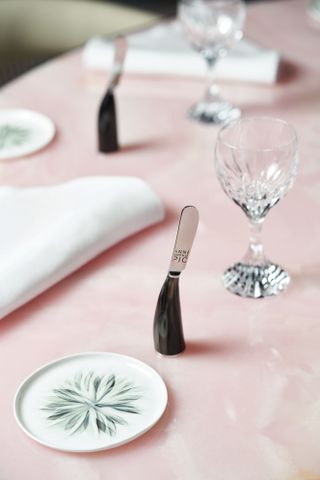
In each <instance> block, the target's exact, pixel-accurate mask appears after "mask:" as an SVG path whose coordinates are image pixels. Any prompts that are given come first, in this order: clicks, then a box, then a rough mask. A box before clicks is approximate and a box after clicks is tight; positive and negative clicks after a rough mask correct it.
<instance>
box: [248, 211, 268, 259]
mask: <svg viewBox="0 0 320 480" xmlns="http://www.w3.org/2000/svg"><path fill="white" fill-rule="evenodd" d="M262 225H263V219H262V220H259V221H253V220H251V219H250V220H249V247H248V250H247V253H246V255H245V257H244V259H243V262H244V263H246V264H248V265H265V264H266V263H267V258H266V256H265V254H264V249H263V245H262V239H261V236H262Z"/></svg>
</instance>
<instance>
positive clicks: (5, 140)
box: [0, 125, 31, 150]
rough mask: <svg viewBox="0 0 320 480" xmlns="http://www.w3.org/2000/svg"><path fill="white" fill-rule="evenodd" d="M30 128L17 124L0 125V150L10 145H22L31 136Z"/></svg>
mask: <svg viewBox="0 0 320 480" xmlns="http://www.w3.org/2000/svg"><path fill="white" fill-rule="evenodd" d="M30 133H31V132H30V130H28V129H27V128H23V127H18V126H16V125H2V126H0V150H2V149H3V148H8V147H20V146H21V145H23V144H24V143H26V142H27V141H28V139H29V137H30Z"/></svg>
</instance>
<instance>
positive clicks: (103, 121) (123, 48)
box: [98, 36, 127, 153]
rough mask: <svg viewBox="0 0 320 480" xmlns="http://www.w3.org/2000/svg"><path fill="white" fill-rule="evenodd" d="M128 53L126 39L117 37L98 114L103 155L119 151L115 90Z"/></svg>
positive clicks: (99, 139) (100, 148) (100, 149)
mask: <svg viewBox="0 0 320 480" xmlns="http://www.w3.org/2000/svg"><path fill="white" fill-rule="evenodd" d="M126 52H127V40H126V38H125V37H121V36H120V37H117V38H116V39H115V40H114V61H113V65H112V69H111V74H110V79H109V82H108V87H107V91H106V93H105V95H104V97H103V99H102V101H101V104H100V108H99V113H98V144H99V151H100V152H103V153H111V152H115V151H117V150H119V143H118V133H117V114H116V104H115V99H114V89H115V87H116V86H117V85H118V83H119V81H120V78H121V75H122V72H123V65H124V61H125V57H126Z"/></svg>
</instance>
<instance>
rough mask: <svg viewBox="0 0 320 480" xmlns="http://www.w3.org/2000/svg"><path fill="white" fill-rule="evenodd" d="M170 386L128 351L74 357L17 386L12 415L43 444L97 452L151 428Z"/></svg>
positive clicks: (163, 405)
mask: <svg viewBox="0 0 320 480" xmlns="http://www.w3.org/2000/svg"><path fill="white" fill-rule="evenodd" d="M167 400H168V396H167V389H166V386H165V384H164V382H163V380H162V379H161V377H160V376H159V375H158V373H156V372H155V371H154V370H153V369H152V368H151V367H149V366H148V365H146V364H145V363H143V362H141V361H139V360H136V359H134V358H131V357H127V356H125V355H119V354H115V353H106V352H92V353H91V352H89V353H79V354H75V355H70V356H67V357H63V358H61V359H59V360H56V361H54V362H52V363H49V364H47V365H45V366H43V367H42V368H40V369H39V370H37V371H35V372H34V373H33V374H31V375H30V376H29V377H28V378H27V379H26V380H25V381H24V382H23V383H22V384H21V386H20V387H19V389H18V391H17V393H16V396H15V400H14V415H15V418H16V420H17V422H18V424H19V425H20V427H21V428H22V430H23V431H24V432H25V433H26V434H27V435H29V437H31V438H33V439H34V440H36V441H37V442H39V443H42V444H43V445H46V446H48V447H51V448H55V449H58V450H63V451H69V452H95V451H99V450H105V449H109V448H113V447H116V446H119V445H122V444H124V443H127V442H129V441H131V440H133V439H134V438H136V437H138V436H140V435H142V434H143V433H144V432H146V431H147V430H149V429H150V428H151V427H152V426H153V425H154V424H155V423H156V422H157V421H158V420H159V418H160V417H161V416H162V414H163V412H164V410H165V408H166V405H167Z"/></svg>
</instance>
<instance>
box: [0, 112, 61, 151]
mask: <svg viewBox="0 0 320 480" xmlns="http://www.w3.org/2000/svg"><path fill="white" fill-rule="evenodd" d="M54 135H55V126H54V124H53V122H52V121H51V120H50V118H48V117H46V116H45V115H42V114H41V113H38V112H34V111H32V110H21V109H10V110H0V160H10V159H13V158H18V157H22V156H24V155H29V154H30V153H34V152H37V151H38V150H40V149H41V148H43V147H45V146H46V145H48V143H50V142H51V140H52V139H53V137H54Z"/></svg>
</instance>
